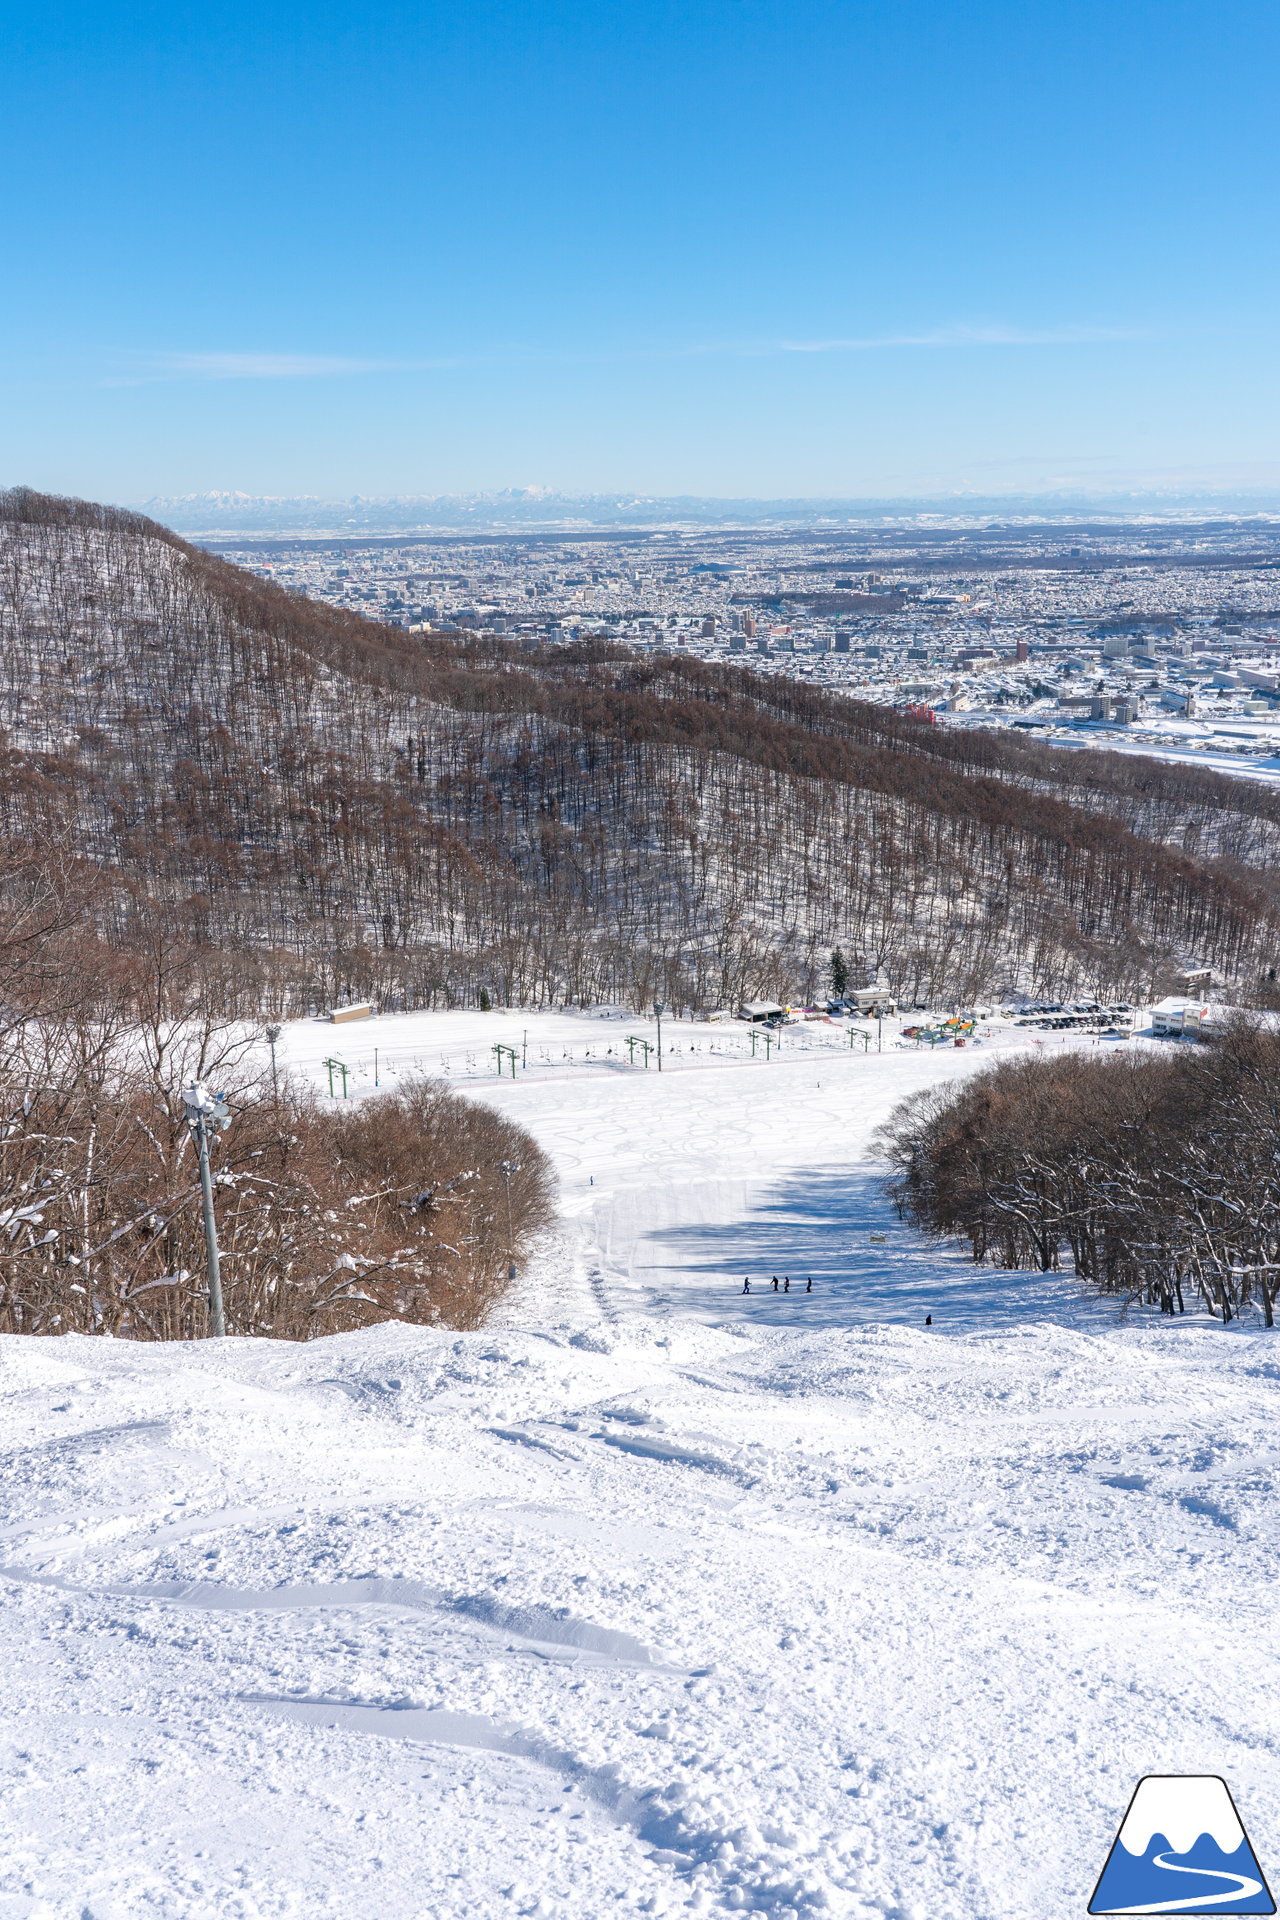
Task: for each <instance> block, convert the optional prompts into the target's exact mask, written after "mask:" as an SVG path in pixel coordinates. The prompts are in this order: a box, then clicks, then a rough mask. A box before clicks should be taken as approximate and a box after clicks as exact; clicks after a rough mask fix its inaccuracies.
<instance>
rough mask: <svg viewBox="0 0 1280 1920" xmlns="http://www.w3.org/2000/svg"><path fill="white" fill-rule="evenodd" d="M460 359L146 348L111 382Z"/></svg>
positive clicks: (432, 364) (373, 369) (318, 374)
mask: <svg viewBox="0 0 1280 1920" xmlns="http://www.w3.org/2000/svg"><path fill="white" fill-rule="evenodd" d="M461 364H462V363H461V361H460V360H456V359H455V360H445V359H438V360H358V359H351V358H347V357H346V356H344V355H341V354H330V353H148V354H141V353H140V354H134V355H130V356H129V358H128V360H127V362H126V364H125V366H124V367H123V368H122V370H121V371H120V372H119V373H118V374H117V375H116V376H115V377H114V378H112V379H111V380H110V381H109V382H108V384H109V385H111V386H130V387H132V386H140V385H145V384H147V383H149V382H152V381H156V380H324V379H334V378H343V377H347V376H350V375H353V374H366V373H419V372H426V371H428V370H431V369H433V368H441V367H452V366H459V365H461Z"/></svg>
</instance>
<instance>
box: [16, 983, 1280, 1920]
mask: <svg viewBox="0 0 1280 1920" xmlns="http://www.w3.org/2000/svg"><path fill="white" fill-rule="evenodd" d="M443 1018H446V1017H445V1016H442V1019H443ZM461 1018H464V1017H462V1016H460V1017H459V1019H461ZM466 1018H476V1019H478V1018H479V1016H467V1017H466ZM392 1024H393V1023H391V1022H383V1021H380V1022H377V1023H376V1024H371V1025H370V1027H369V1028H367V1029H365V1030H364V1033H363V1036H362V1038H361V1042H360V1045H361V1046H362V1047H363V1046H365V1045H366V1044H367V1046H368V1048H369V1050H370V1060H371V1049H372V1046H373V1044H374V1035H375V1033H376V1031H377V1030H379V1029H381V1030H382V1032H383V1033H384V1035H385V1032H386V1030H387V1028H388V1027H390V1026H391V1025H392ZM576 1031H577V1044H578V1045H579V1047H582V1046H584V1045H585V1044H586V1043H585V1042H584V1041H583V1039H582V1029H581V1027H580V1026H579V1027H578V1028H577V1030H576ZM680 1037H681V1038H682V1039H684V1040H685V1041H686V1042H689V1044H693V1042H692V1041H690V1036H689V1033H688V1030H687V1029H686V1031H685V1033H684V1034H683V1035H681V1036H680ZM336 1040H337V1035H336V1034H334V1033H333V1032H332V1031H330V1032H329V1033H328V1034H325V1033H324V1032H323V1031H320V1032H319V1033H317V1032H316V1031H315V1030H308V1029H305V1028H298V1029H294V1030H292V1032H291V1033H290V1035H289V1036H288V1045H289V1047H290V1048H291V1049H292V1050H293V1057H294V1058H295V1059H297V1060H298V1061H299V1063H300V1064H304V1063H305V1053H306V1049H307V1048H308V1047H309V1046H311V1045H312V1044H313V1042H314V1043H315V1045H316V1048H317V1053H316V1058H317V1060H318V1059H319V1058H322V1057H323V1054H324V1053H331V1052H332V1050H333V1048H334V1043H335V1041H336ZM378 1044H379V1046H380V1049H381V1047H382V1045H383V1044H384V1043H383V1042H381V1041H380V1042H379V1043H378ZM413 1044H414V1045H416V1046H417V1047H418V1050H419V1051H422V1049H423V1047H425V1045H426V1044H427V1043H426V1041H425V1039H424V1038H423V1036H422V1034H421V1032H420V1033H419V1034H418V1036H417V1037H416V1039H415V1041H414V1043H413ZM442 1044H444V1045H446V1046H452V1047H454V1048H455V1049H460V1050H461V1055H462V1056H465V1052H466V1050H467V1043H466V1036H465V1034H464V1035H462V1036H461V1037H457V1036H455V1035H450V1034H446V1035H445V1037H444V1041H443V1043H442ZM540 1044H541V1043H540ZM546 1044H548V1045H550V1041H547V1043H546ZM564 1044H566V1045H567V1041H566V1042H565V1043H564ZM815 1044H816V1043H815ZM340 1051H341V1052H342V1053H343V1055H344V1057H345V1058H346V1059H347V1061H348V1064H349V1065H350V1066H351V1067H352V1068H353V1069H357V1070H358V1069H359V1066H360V1062H361V1060H362V1059H363V1054H361V1053H358V1052H357V1048H356V1044H355V1036H354V1035H353V1034H343V1035H342V1037H341V1045H340ZM677 1058H678V1056H677ZM784 1058H785V1056H784ZM969 1061H970V1056H969V1055H968V1053H967V1052H966V1053H952V1054H948V1055H946V1056H943V1055H939V1056H936V1057H934V1058H933V1059H932V1060H930V1059H929V1058H928V1057H927V1056H916V1055H914V1054H901V1055H897V1054H895V1055H892V1056H882V1058H881V1063H880V1064H879V1065H878V1066H877V1065H875V1064H874V1063H873V1062H871V1061H868V1060H864V1059H861V1058H853V1057H850V1058H849V1059H848V1060H841V1061H837V1059H836V1057H835V1056H834V1055H831V1056H828V1057H827V1058H821V1057H819V1056H818V1055H817V1054H816V1053H815V1055H814V1056H812V1057H810V1056H808V1055H800V1054H797V1056H796V1057H795V1058H794V1059H793V1060H792V1061H791V1063H790V1064H788V1065H786V1066H785V1067H784V1066H783V1065H782V1064H781V1063H780V1062H779V1061H774V1062H772V1063H771V1064H770V1065H768V1066H767V1067H766V1066H765V1065H764V1064H763V1063H760V1064H759V1065H758V1066H752V1065H749V1064H748V1063H747V1062H746V1061H745V1060H740V1061H734V1060H733V1059H732V1058H730V1057H729V1056H728V1055H725V1056H724V1057H719V1056H705V1057H703V1058H702V1059H701V1060H700V1059H699V1056H697V1055H691V1056H689V1057H688V1059H687V1060H686V1061H685V1062H684V1063H683V1064H681V1065H680V1066H679V1069H678V1070H677V1071H670V1072H669V1071H667V1070H665V1069H664V1073H663V1075H662V1080H661V1087H660V1088H659V1085H658V1078H657V1075H656V1074H655V1073H653V1072H650V1074H649V1075H648V1076H645V1075H644V1074H643V1073H641V1072H636V1073H630V1072H629V1071H628V1070H626V1069H625V1068H621V1067H618V1066H616V1065H609V1064H607V1056H606V1062H605V1063H604V1064H600V1063H595V1062H592V1063H588V1062H586V1061H585V1060H581V1061H579V1062H577V1063H576V1064H575V1065H573V1066H572V1067H571V1066H570V1065H569V1064H568V1063H567V1062H563V1061H562V1062H561V1065H560V1066H558V1067H557V1066H552V1065H550V1064H548V1065H547V1066H546V1068H545V1070H544V1071H543V1073H542V1076H541V1080H540V1082H538V1081H536V1080H535V1069H534V1068H533V1067H532V1066H531V1067H530V1068H529V1069H527V1070H526V1073H525V1078H524V1080H523V1081H522V1080H521V1079H519V1078H517V1080H516V1081H515V1083H514V1084H513V1083H512V1082H511V1081H510V1079H508V1080H507V1081H506V1083H505V1085H504V1088H503V1092H502V1096H501V1097H502V1099H503V1102H504V1104H506V1105H508V1107H509V1110H510V1111H512V1112H513V1113H516V1114H518V1116H519V1117H520V1118H521V1119H522V1120H523V1121H524V1122H525V1123H526V1124H527V1125H529V1126H530V1127H531V1128H532V1129H533V1130H534V1131H535V1132H536V1133H538V1134H539V1136H540V1137H541V1138H543V1139H544V1140H545V1142H546V1143H547V1145H548V1147H549V1148H550V1149H551V1150H552V1151H553V1152H554V1153H555V1155H556V1157H557V1159H558V1161H559V1163H560V1165H561V1168H562V1171H563V1173H564V1176H565V1189H566V1190H565V1206H566V1212H567V1223H566V1226H565V1229H564V1232H563V1234H562V1236H561V1237H560V1239H559V1240H558V1242H557V1244H556V1245H555V1246H554V1247H553V1248H552V1249H551V1250H550V1251H549V1252H548V1254H547V1255H546V1256H545V1258H544V1259H543V1261H542V1262H541V1264H540V1268H539V1271H538V1272H537V1274H536V1275H535V1276H534V1277H533V1280H532V1281H531V1284H530V1285H529V1286H528V1287H527V1288H526V1289H525V1290H524V1291H523V1292H522V1293H521V1294H519V1295H518V1296H517V1297H516V1299H515V1300H514V1301H513V1302H512V1303H511V1306H510V1309H509V1312H508V1316H507V1319H508V1324H506V1325H503V1326H501V1327H497V1328H495V1329H492V1330H489V1331H486V1332H482V1333H479V1334H470V1335H456V1334H450V1333H437V1332H432V1331H428V1330H425V1329H418V1328H407V1327H396V1326H388V1327H382V1328H378V1329H375V1330H373V1331H371V1332H368V1333H364V1334H359V1335H349V1336H343V1337H340V1338H337V1339H332V1340H326V1341H319V1342H316V1343H314V1344H313V1345H311V1346H307V1347H302V1346H287V1345H284V1344H280V1345H273V1344H272V1343H270V1342H265V1341H263V1342H256V1341H229V1342H225V1343H220V1344H219V1345H216V1346H215V1345H214V1344H212V1343H208V1344H199V1345H195V1346H185V1347H168V1348H166V1347H161V1346H133V1345H128V1344H126V1343H113V1342H107V1341H95V1340H90V1339H86V1338H80V1337H69V1338H65V1339H61V1340H52V1339H51V1340H20V1339H9V1340H6V1341H4V1342H0V1450H2V1451H3V1456H4V1475H3V1481H2V1483H0V1485H2V1488H3V1497H2V1500H0V1594H2V1595H3V1600H4V1606H3V1612H2V1613H0V1671H2V1672H3V1675H4V1689H5V1695H4V1713H3V1716H2V1718H0V1782H2V1783H3V1791H2V1792H0V1920H136V1917H139V1916H163V1917H164V1920H268V1917H270V1920H303V1916H305V1917H306V1920H506V1916H508V1915H510V1916H516V1915H537V1916H540V1917H541V1920H553V1917H554V1920H602V1917H608V1916H612V1915H618V1916H620V1917H621V1916H629V1915H632V1914H684V1913H703V1914H729V1913H742V1912H750V1913H759V1914H769V1915H771V1916H773V1917H774V1920H793V1917H794V1916H802V1915H810V1914H813V1915H816V1914H843V1915H846V1916H855V1917H856V1920H880V1916H886V1917H887V1916H894V1917H895V1920H1027V1917H1028V1916H1030V1917H1033V1920H1068V1916H1072V1915H1079V1914H1083V1912H1084V1909H1085V1907H1086V1905H1087V1902H1088V1899H1089V1895H1090V1891H1091V1889H1092V1888H1093V1886H1094V1884H1095V1882H1096V1880H1097V1877H1098V1874H1099V1872H1100V1870H1101V1868H1102V1864H1103V1862H1104V1860H1105V1859H1106V1857H1107V1852H1108V1848H1109V1847H1110V1845H1111V1842H1112V1840H1113V1838H1114V1835H1115V1832H1116V1828H1117V1824H1118V1822H1119V1819H1120V1817H1121V1815H1122V1813H1123V1811H1124V1808H1125V1806H1126V1804H1127V1802H1128V1800H1129V1797H1130V1795H1131V1793H1132V1790H1133V1787H1134V1785H1135V1784H1136V1781H1137V1779H1138V1778H1139V1776H1141V1775H1143V1774H1153V1773H1180V1772H1185V1773H1200V1774H1221V1775H1222V1776H1223V1777H1224V1778H1226V1779H1227V1781H1228V1782H1229V1784H1230V1786H1231V1790H1232V1792H1233V1794H1234V1795H1235V1798H1236V1801H1237V1804H1238V1805H1239V1808H1240V1811H1241V1814H1242V1816H1243V1818H1244V1820H1245V1822H1246V1825H1247V1827H1248V1831H1249V1834H1250V1838H1251V1839H1252V1841H1253V1843H1254V1846H1255V1848H1256V1849H1257V1851H1258V1856H1259V1859H1260V1862H1261V1865H1262V1867H1263V1869H1264V1870H1265V1871H1266V1872H1267V1873H1268V1875H1269V1876H1271V1877H1272V1878H1274V1875H1275V1872H1276V1869H1277V1864H1278V1863H1280V1764H1278V1762H1280V1660H1278V1659H1277V1652H1278V1649H1277V1644H1276V1629H1275V1626H1274V1607H1273V1605H1272V1598H1271V1593H1272V1584H1273V1581H1274V1568H1275V1564H1276V1557H1277V1550H1278V1549H1280V1499H1278V1497H1277V1469H1278V1467H1280V1448H1278V1447H1277V1444H1276V1438H1275V1435H1276V1427H1277V1416H1278V1415H1280V1386H1278V1382H1280V1355H1278V1354H1277V1353H1276V1351H1275V1349H1274V1348H1273V1344H1272V1340H1271V1338H1269V1337H1268V1336H1266V1335H1265V1334H1262V1333H1258V1332H1254V1331H1251V1330H1249V1329H1244V1330H1236V1329H1231V1330H1225V1331H1224V1330H1222V1329H1219V1328H1215V1327H1214V1325H1213V1324H1212V1323H1210V1322H1207V1321H1200V1322H1197V1323H1195V1324H1180V1325H1178V1326H1176V1327H1172V1328H1171V1327H1168V1326H1167V1324H1166V1325H1161V1324H1160V1323H1159V1322H1158V1321H1156V1322H1155V1323H1144V1324H1134V1325H1130V1326H1125V1325H1122V1324H1120V1323H1119V1321H1118V1319H1117V1317H1116V1315H1115V1313H1114V1312H1113V1311H1112V1310H1110V1309H1105V1310H1104V1309H1103V1308H1100V1307H1094V1308H1081V1309H1077V1308H1076V1307H1075V1305H1074V1304H1073V1301H1072V1297H1071V1295H1070V1291H1069V1285H1068V1283H1067V1282H1066V1281H1061V1282H1058V1283H1056V1284H1057V1285H1058V1286H1059V1287H1060V1288H1061V1292H1060V1293H1058V1294H1056V1295H1054V1294H1052V1293H1051V1292H1040V1293H1036V1292H1035V1290H1034V1289H1032V1290H1030V1291H1029V1292H1028V1293H1026V1294H1025V1295H1023V1294H1019V1293H1018V1291H1017V1290H1016V1288H1013V1287H1010V1286H1009V1285H1007V1284H1006V1283H1005V1281H1004V1279H1003V1277H1002V1276H999V1275H992V1276H986V1275H982V1274H978V1273H975V1272H974V1270H973V1269H972V1268H969V1267H965V1266H964V1265H963V1263H961V1262H959V1261H958V1260H952V1259H951V1257H950V1256H948V1255H946V1254H941V1255H940V1254H937V1253H934V1252H930V1251H928V1250H927V1249H924V1248H921V1247H919V1246H914V1245H911V1244H909V1243H908V1242H907V1239H906V1237H905V1236H904V1235H903V1230H902V1229H901V1228H900V1227H897V1226H896V1225H895V1224H893V1223H892V1222H891V1221H890V1220H887V1219H886V1218H885V1215H884V1212H883V1208H882V1203H881V1202H880V1201H878V1200H877V1199H876V1198H875V1197H874V1194H873V1191H872V1187H871V1170H870V1169H869V1168H868V1167H867V1166H866V1165H865V1163H861V1162H859V1160H858V1158H857V1155H858V1154H859V1153H860V1152H861V1151H862V1149H863V1147H864V1145H865V1139H866V1133H867V1130H868V1129H869V1127H870V1126H871V1124H872V1123H873V1122H874V1120H875V1119H877V1118H878V1117H879V1115H880V1114H881V1112H883V1110H884V1109H885V1108H886V1107H887V1105H888V1104H890V1103H891V1101H892V1098H894V1097H896V1094H897V1092H898V1091H899V1090H901V1091H905V1090H906V1086H907V1084H908V1083H909V1076H911V1075H917V1074H918V1075H921V1076H923V1075H924V1074H925V1073H927V1072H928V1071H933V1072H935V1073H938V1074H941V1073H944V1072H945V1073H954V1072H961V1071H967V1070H968V1066H969ZM383 1064H384V1062H383V1059H382V1056H381V1051H380V1058H379V1073H380V1075H381V1071H382V1066H383ZM391 1064H393V1065H394V1064H395V1063H394V1061H392V1062H391ZM423 1064H424V1065H428V1064H431V1063H430V1062H429V1061H427V1060H424V1061H423ZM673 1065H674V1062H673ZM788 1075H790V1078H789V1079H788V1077H787V1076H788ZM819 1081H821V1086H819V1084H818V1082H819ZM359 1084H360V1085H361V1086H363V1084H364V1083H363V1081H361V1082H360V1083H359ZM370 1084H372V1079H371V1076H370ZM538 1085H540V1086H541V1092H540V1093H537V1094H536V1097H535V1089H536V1087H537V1086H538ZM760 1087H767V1089H768V1091H767V1094H764V1093H757V1092H755V1091H754V1089H756V1088H760ZM682 1089H683V1091H682ZM474 1090H475V1091H476V1093H477V1094H481V1093H484V1094H485V1095H486V1096H487V1097H494V1098H497V1097H498V1094H497V1082H496V1080H495V1081H492V1082H490V1083H486V1084H484V1085H482V1084H481V1082H480V1080H479V1078H478V1076H477V1079H476V1085H475V1088H474ZM521 1103H523V1104H521ZM819 1146H820V1147H821V1154H820V1155H819V1153H818V1148H819ZM814 1167H817V1168H819V1169H820V1177H819V1178H818V1180H817V1185H816V1186H815V1185H813V1184H811V1182H812V1179H813V1177H814V1176H813V1174H812V1169H813V1168H814ZM681 1175H682V1176H683V1178H681V1177H680V1176H681ZM663 1194H665V1195H666V1198H665V1200H664V1201H663V1202H662V1204H661V1205H660V1204H659V1196H661V1195H663ZM850 1196H853V1197H850ZM881 1232H883V1233H884V1234H885V1235H886V1236H887V1238H886V1239H885V1240H884V1241H883V1242H882V1241H879V1240H877V1241H875V1242H873V1241H872V1239H871V1235H872V1234H873V1233H875V1234H879V1233H881ZM722 1236H727V1237H728V1238H729V1239H730V1240H731V1241H732V1257H730V1255H729V1254H728V1253H727V1252H725V1251H724V1250H723V1249H722V1247H721V1245H720V1242H721V1239H722ZM828 1239H834V1240H835V1242H836V1244H837V1251H835V1252H832V1251H830V1250H829V1248H828V1247H827V1241H828ZM784 1253H785V1254H786V1255H787V1257H788V1258H790V1257H791V1256H792V1254H793V1253H794V1254H803V1255H805V1256H806V1257H807V1258H808V1261H809V1264H807V1265H806V1264H805V1263H804V1261H802V1260H800V1259H796V1260H794V1261H793V1264H792V1265H791V1266H790V1267H786V1266H785V1265H784V1264H783V1262H782V1258H781V1256H782V1255H783V1254H784ZM820 1255H823V1256H824V1258H823V1259H820V1258H819V1256H820ZM775 1264H776V1265H777V1266H778V1270H779V1271H790V1272H791V1273H792V1276H793V1279H794V1277H795V1275H796V1273H797V1271H802V1272H809V1271H812V1272H813V1274H814V1276H815V1292H814V1294H813V1295H812V1296H803V1297H801V1298H799V1299H797V1298H795V1297H794V1296H784V1297H783V1298H781V1299H778V1300H775V1299H774V1297H773V1296H772V1291H771V1290H770V1293H769V1296H768V1297H767V1298H764V1299H761V1300H759V1301H757V1297H756V1296H755V1295H752V1296H751V1297H750V1298H749V1299H743V1298H742V1296H741V1294H740V1291H739V1290H740V1288H741V1275H742V1273H743V1272H746V1271H751V1272H753V1273H756V1274H761V1273H766V1274H767V1273H771V1272H772V1271H773V1270H774V1266H775ZM931 1303H932V1304H931ZM926 1311H932V1312H933V1315H934V1326H933V1327H932V1328H931V1329H929V1330H926V1329H925V1327H924V1324H923V1323H924V1313H925V1312H926ZM1050 1315H1052V1316H1053V1317H1048V1316H1050Z"/></svg>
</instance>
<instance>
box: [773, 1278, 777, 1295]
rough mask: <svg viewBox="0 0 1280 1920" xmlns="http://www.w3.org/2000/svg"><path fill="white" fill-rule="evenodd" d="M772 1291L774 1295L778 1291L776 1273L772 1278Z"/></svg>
mask: <svg viewBox="0 0 1280 1920" xmlns="http://www.w3.org/2000/svg"><path fill="white" fill-rule="evenodd" d="M773 1290H774V1292H775V1293H776V1292H777V1291H778V1276H777V1274H776V1273H775V1274H774V1276H773Z"/></svg>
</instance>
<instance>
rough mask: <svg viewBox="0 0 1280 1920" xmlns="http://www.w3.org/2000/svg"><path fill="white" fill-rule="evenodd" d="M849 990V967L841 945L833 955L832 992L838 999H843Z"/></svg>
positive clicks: (835, 949) (834, 950)
mask: <svg viewBox="0 0 1280 1920" xmlns="http://www.w3.org/2000/svg"><path fill="white" fill-rule="evenodd" d="M848 991H849V968H848V964H847V962H846V960H845V957H844V955H843V953H841V951H840V949H839V947H836V948H834V949H833V951H832V955H831V993H832V997H833V998H834V999H836V1000H843V999H844V997H845V995H846V993H848Z"/></svg>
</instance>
